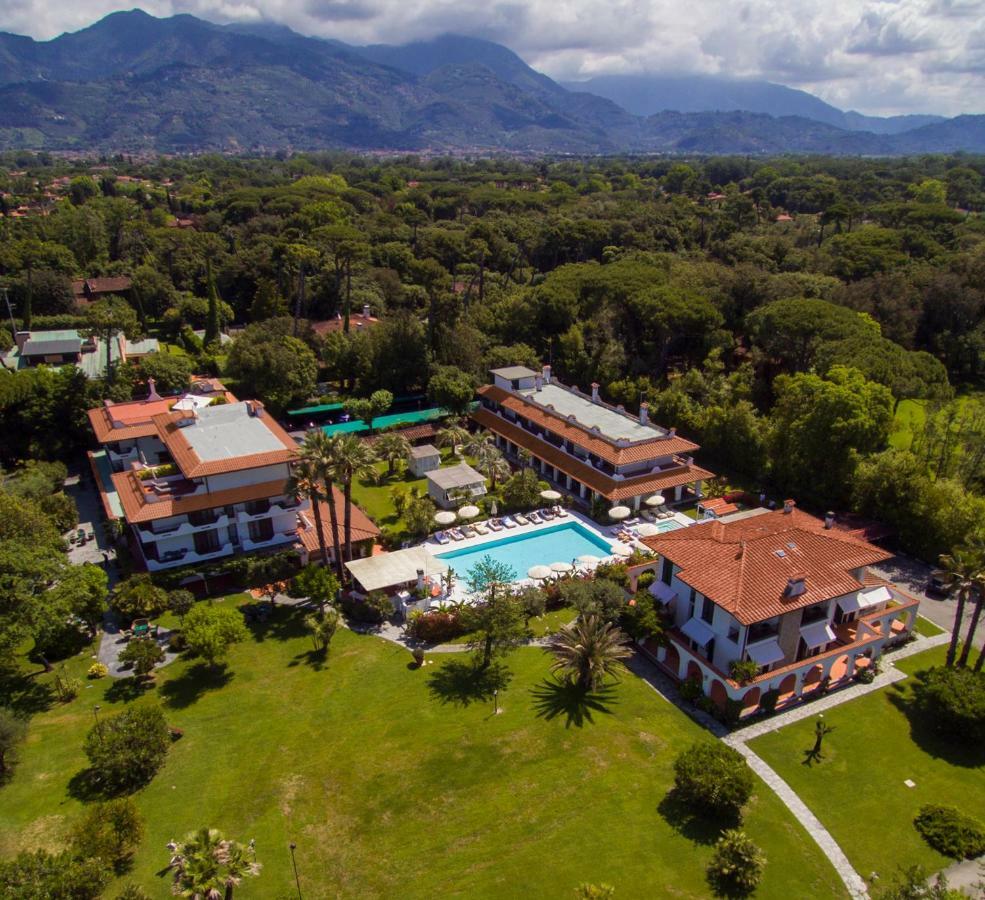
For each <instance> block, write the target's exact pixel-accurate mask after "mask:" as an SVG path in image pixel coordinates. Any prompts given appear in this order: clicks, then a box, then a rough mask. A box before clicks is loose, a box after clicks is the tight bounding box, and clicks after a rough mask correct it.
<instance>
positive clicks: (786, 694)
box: [776, 672, 797, 706]
mask: <svg viewBox="0 0 985 900" xmlns="http://www.w3.org/2000/svg"><path fill="white" fill-rule="evenodd" d="M796 690H797V676H796V674H795V673H793V672H791V673H790V674H789V675H787V676H786V677H785V678H784V679H783V681H781V682H780V684H779V687H778V688H777V691H779V694H780V696H779V697H777V698H776V704H777V706H779V705H780V704H781V703H786V702H787V701H789V700H791V699H792V698H793V697H794V696H795V694H794V692H795V691H796Z"/></svg>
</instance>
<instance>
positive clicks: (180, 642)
mask: <svg viewBox="0 0 985 900" xmlns="http://www.w3.org/2000/svg"><path fill="white" fill-rule="evenodd" d="M187 649H188V640H187V638H185V633H184V632H183V631H177V630H176V631H172V632H171V634H170V635H168V650H170V651H171V652H172V653H184V652H185V651H186V650H187Z"/></svg>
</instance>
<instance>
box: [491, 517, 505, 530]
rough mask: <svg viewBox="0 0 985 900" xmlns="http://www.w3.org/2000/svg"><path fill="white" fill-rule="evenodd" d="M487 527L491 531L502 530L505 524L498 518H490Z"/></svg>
mask: <svg viewBox="0 0 985 900" xmlns="http://www.w3.org/2000/svg"><path fill="white" fill-rule="evenodd" d="M489 527H490V528H491V529H492V530H493V531H502V530H503V529H504V528H505V527H506V526H505V525H504V524H503V523H502V522H501V521H500V520H499V519H490V520H489Z"/></svg>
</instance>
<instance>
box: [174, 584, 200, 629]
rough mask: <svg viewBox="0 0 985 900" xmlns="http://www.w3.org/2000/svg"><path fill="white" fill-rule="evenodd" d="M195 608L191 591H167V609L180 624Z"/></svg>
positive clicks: (181, 589) (178, 589)
mask: <svg viewBox="0 0 985 900" xmlns="http://www.w3.org/2000/svg"><path fill="white" fill-rule="evenodd" d="M194 607H195V595H194V594H193V593H192V592H191V591H187V590H185V589H184V588H177V589H176V590H173V591H168V609H170V610H171V612H173V613H174V614H175V615H176V616H177V617H178V620H179V621H181V622H182V623H183V622H184V621H185V616H187V615H188V613H190V612H191V611H192V609H194Z"/></svg>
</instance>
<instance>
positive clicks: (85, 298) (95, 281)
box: [72, 275, 133, 306]
mask: <svg viewBox="0 0 985 900" xmlns="http://www.w3.org/2000/svg"><path fill="white" fill-rule="evenodd" d="M132 287H133V282H132V281H131V280H130V279H129V278H128V277H127V276H126V275H117V276H113V277H109V278H82V279H79V280H78V281H73V282H72V294H73V296H74V297H75V302H76V303H77V304H80V305H83V306H84V305H85V304H87V303H92V302H93V301H94V300H100V299H102V298H103V297H109V296H110V295H113V296H117V297H126V296H127V295H128V294H129V293H130V289H131V288H132Z"/></svg>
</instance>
